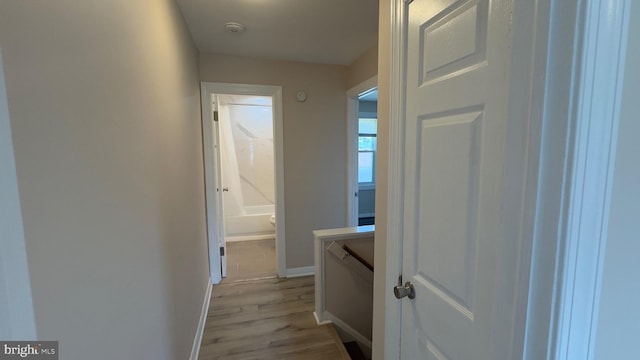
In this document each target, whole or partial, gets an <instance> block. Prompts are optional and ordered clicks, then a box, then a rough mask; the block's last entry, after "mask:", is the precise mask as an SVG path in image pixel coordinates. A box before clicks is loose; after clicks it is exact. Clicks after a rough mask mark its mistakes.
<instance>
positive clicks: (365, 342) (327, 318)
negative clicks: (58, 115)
mask: <svg viewBox="0 0 640 360" xmlns="http://www.w3.org/2000/svg"><path fill="white" fill-rule="evenodd" d="M313 314H314V316H315V317H316V322H318V325H322V324H326V323H333V325H334V326H335V327H338V328H340V330H342V331H344V332H345V333H347V334H349V335H350V336H352V337H353V338H354V339H355V341H356V342H357V343H358V345H360V346H364V347H366V348H367V349H368V350H369V352H371V349H372V347H373V345H372V343H371V340H369V339H367V338H366V337H365V336H364V335H362V334H360V333H359V332H358V331H357V330H355V329H354V328H352V327H351V326H349V325H347V323H345V322H344V321H342V320H340V319H339V318H337V317H336V316H335V315H333V314H332V313H330V312H328V311H326V310H325V311H324V312H323V313H322V318H323V319H324V320H322V322H320V321H318V316H317V314H316V313H315V312H314V313H313Z"/></svg>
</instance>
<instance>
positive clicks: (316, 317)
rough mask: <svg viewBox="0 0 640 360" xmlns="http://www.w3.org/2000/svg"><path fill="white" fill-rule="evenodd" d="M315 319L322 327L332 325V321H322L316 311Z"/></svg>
mask: <svg viewBox="0 0 640 360" xmlns="http://www.w3.org/2000/svg"><path fill="white" fill-rule="evenodd" d="M313 317H314V318H315V319H316V324H318V325H320V326H322V325H327V324H331V320H320V318H319V317H318V313H317V312H315V311H314V312H313Z"/></svg>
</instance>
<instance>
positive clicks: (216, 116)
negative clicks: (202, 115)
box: [213, 111, 218, 121]
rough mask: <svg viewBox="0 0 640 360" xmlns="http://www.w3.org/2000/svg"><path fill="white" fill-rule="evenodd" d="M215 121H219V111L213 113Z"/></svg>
mask: <svg viewBox="0 0 640 360" xmlns="http://www.w3.org/2000/svg"><path fill="white" fill-rule="evenodd" d="M213 121H218V112H217V111H214V112H213Z"/></svg>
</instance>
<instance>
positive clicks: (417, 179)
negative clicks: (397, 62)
mask: <svg viewBox="0 0 640 360" xmlns="http://www.w3.org/2000/svg"><path fill="white" fill-rule="evenodd" d="M512 3H513V1H512V0H494V1H489V0H468V1H464V0H463V1H430V0H415V1H413V2H410V3H409V5H407V8H406V9H407V22H406V29H407V42H406V46H404V47H403V48H404V49H406V50H405V51H406V53H405V60H406V62H405V64H406V78H405V79H404V87H405V89H406V93H405V94H406V95H405V96H406V103H405V111H406V113H405V114H406V115H405V119H404V124H403V125H404V126H403V127H404V138H405V148H404V163H403V165H402V166H401V168H402V169H401V170H402V172H403V173H404V186H403V189H404V190H403V191H404V196H403V203H404V206H403V208H404V223H403V238H402V239H403V240H402V244H403V248H402V274H403V276H402V277H401V279H399V282H400V283H399V284H398V286H396V287H395V288H394V289H393V290H394V292H395V296H396V297H397V298H399V299H401V298H404V299H402V300H398V301H402V303H401V304H402V305H401V307H402V310H401V334H402V335H401V347H400V349H401V350H400V353H401V358H402V359H438V360H445V359H456V360H493V359H509V358H511V356H510V352H511V351H512V344H513V343H514V337H517V336H521V335H522V334H517V332H518V330H517V329H514V328H513V324H514V321H515V316H516V315H515V314H516V312H515V311H514V303H515V298H516V293H517V282H518V278H517V276H514V274H517V272H518V267H517V262H516V261H512V260H513V259H515V258H517V256H518V252H517V249H518V247H517V246H513V245H511V244H510V243H509V239H506V238H505V236H504V234H503V233H501V226H502V224H503V222H504V221H509V220H513V221H518V219H517V216H516V218H514V217H513V216H512V215H507V216H503V215H504V214H505V213H507V214H508V213H509V209H503V203H504V196H505V191H506V190H505V187H504V186H503V175H504V174H503V170H504V166H505V158H506V153H507V145H506V134H507V123H508V121H509V122H517V121H526V119H508V102H507V97H508V83H509V81H508V76H507V74H508V73H509V72H508V68H509V56H510V51H509V46H510V40H511V37H510V32H511V22H510V20H511V19H510V17H511V8H512ZM524 160H526V159H524ZM513 175H514V176H521V174H513ZM510 195H513V194H512V193H511V194H510ZM520 196H523V194H520ZM505 210H506V211H505ZM511 210H512V213H513V214H516V215H517V214H518V211H519V210H520V209H511ZM506 217H509V219H506ZM513 241H515V240H513V239H511V242H513ZM389 290H391V289H389Z"/></svg>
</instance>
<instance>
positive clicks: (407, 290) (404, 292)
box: [393, 281, 416, 299]
mask: <svg viewBox="0 0 640 360" xmlns="http://www.w3.org/2000/svg"><path fill="white" fill-rule="evenodd" d="M393 295H395V296H396V299H402V298H403V297H407V296H408V297H409V299H415V297H416V290H415V289H414V288H413V284H412V283H410V282H409V281H407V282H406V283H404V286H402V285H398V286H394V287H393Z"/></svg>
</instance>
